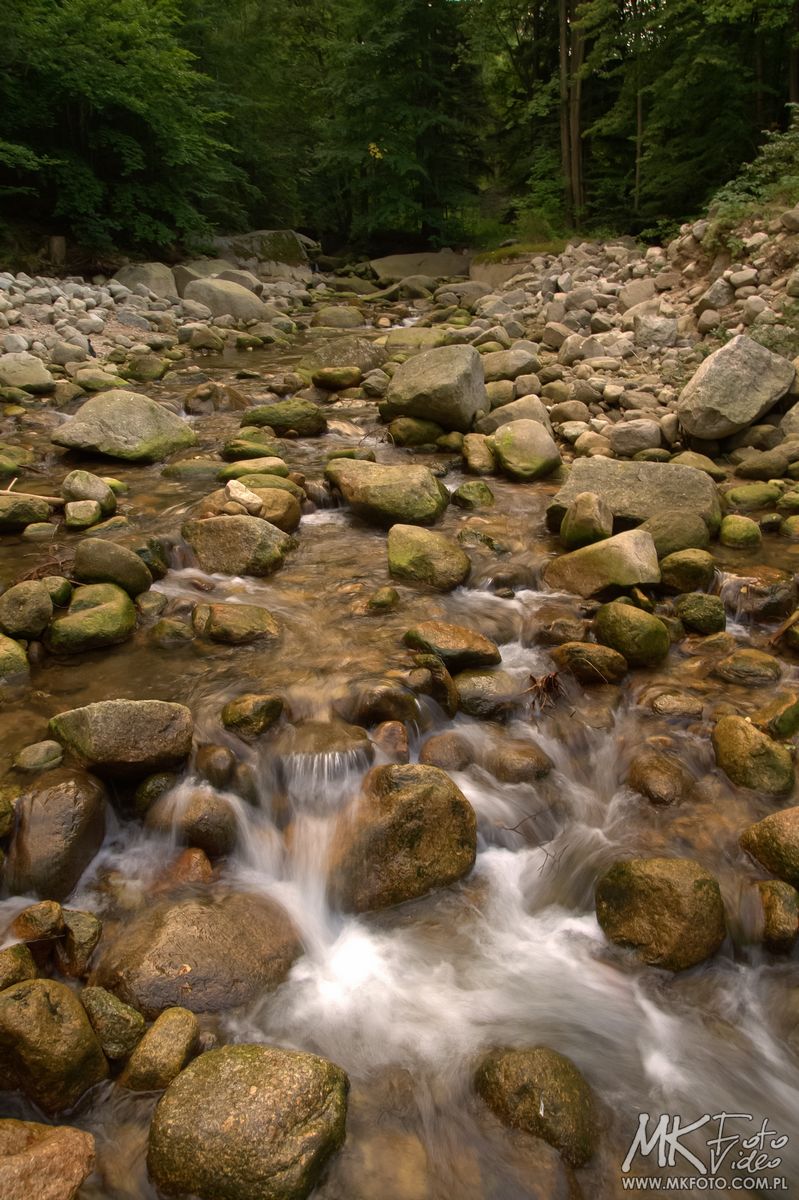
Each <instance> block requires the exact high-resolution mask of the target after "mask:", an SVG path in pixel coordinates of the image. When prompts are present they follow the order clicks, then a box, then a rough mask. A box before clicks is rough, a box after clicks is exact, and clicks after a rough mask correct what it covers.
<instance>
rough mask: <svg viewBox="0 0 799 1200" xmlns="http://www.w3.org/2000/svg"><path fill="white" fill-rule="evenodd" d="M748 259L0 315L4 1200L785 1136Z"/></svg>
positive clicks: (281, 1189)
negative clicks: (740, 1133) (648, 1141)
mask: <svg viewBox="0 0 799 1200" xmlns="http://www.w3.org/2000/svg"><path fill="white" fill-rule="evenodd" d="M762 224H763V228H760V229H751V230H746V231H742V242H741V245H742V250H741V253H740V258H739V260H736V261H735V262H732V261H728V260H726V259H724V258H716V259H715V260H712V259H711V258H710V257H709V256H708V255H707V254H706V253H705V251H704V250H703V247H702V237H703V235H704V233H705V231H704V230H703V229H702V227H701V225H700V226H697V227H692V228H690V229H689V228H686V229H685V230H684V231H683V233H682V235H681V236H680V238H679V239H678V240H677V241H676V242H674V243H673V244H672V245H670V246H669V247H665V248H662V249H661V248H650V249H649V250H647V251H643V250H642V249H641V248H639V247H637V246H635V245H634V244H633V243H631V242H630V243H628V242H626V241H620V242H616V243H607V244H602V245H599V244H583V245H572V246H571V247H569V248H568V249H567V250H566V251H565V252H564V254H563V255H561V256H559V257H557V258H555V257H553V256H542V257H540V258H531V259H530V260H529V261H526V262H524V263H522V264H519V271H518V272H517V274H516V275H515V276H514V277H513V278H511V279H509V280H508V282H507V283H506V284H505V285H504V286H502V287H501V288H500V289H498V290H491V289H490V288H489V285H488V284H487V283H483V282H478V281H477V280H473V279H467V278H463V277H453V278H449V279H440V278H437V279H433V278H429V277H426V276H423V275H419V274H418V273H417V274H413V275H406V276H404V277H403V278H402V279H401V280H400V281H399V282H398V283H394V284H391V283H389V286H388V287H381V286H379V285H380V284H381V283H383V282H387V281H386V280H382V281H381V280H379V279H377V278H374V279H373V281H372V282H371V283H368V284H367V285H366V287H364V281H363V279H362V278H361V276H359V275H353V276H351V277H344V276H319V275H313V276H311V275H310V274H309V275H308V277H307V278H306V279H302V278H294V279H291V280H279V279H275V278H273V277H269V276H268V275H266V271H265V269H263V268H261V267H259V263H258V261H257V260H256V261H251V260H248V259H245V260H239V259H236V260H235V261H232V262H228V263H223V262H219V261H214V260H205V261H200V262H195V263H192V264H187V265H186V266H183V267H177V268H175V269H174V271H172V270H169V269H168V268H166V267H165V266H163V264H142V265H140V266H138V267H135V268H126V269H124V270H123V272H120V275H119V277H118V278H116V279H115V280H108V281H106V280H98V281H95V282H92V283H88V282H86V281H80V280H67V281H64V280H61V281H56V280H42V279H39V280H33V279H28V278H26V277H21V276H11V275H10V274H6V275H0V320H2V321H3V322H4V329H3V331H2V333H0V340H1V341H2V348H3V350H4V351H5V352H4V353H3V354H2V355H0V385H2V387H1V388H0V398H1V399H2V404H3V409H2V422H1V423H0V471H1V472H2V475H3V477H4V479H5V480H6V484H5V489H6V490H4V491H0V577H2V581H3V585H4V590H3V592H2V595H0V686H1V687H2V692H1V693H0V699H1V701H2V706H3V714H4V735H3V740H2V743H0V753H1V754H2V756H3V764H2V765H3V768H4V770H5V774H4V776H3V779H2V782H1V783H0V845H2V872H3V873H2V884H3V890H4V896H5V899H4V900H3V901H2V902H0V919H2V923H3V927H4V943H3V948H2V949H0V1094H2V1100H3V1105H4V1111H3V1113H2V1116H3V1117H4V1118H7V1119H0V1184H2V1186H0V1192H2V1194H3V1196H4V1197H6V1196H7V1197H9V1200H16V1197H18V1196H19V1197H21V1196H23V1194H25V1195H26V1197H29V1196H30V1195H31V1194H34V1195H37V1194H41V1195H42V1196H46V1197H47V1200H50V1198H52V1200H67V1198H69V1197H74V1196H76V1195H79V1196H80V1197H81V1200H94V1198H96V1200H99V1198H100V1197H105V1196H110V1195H114V1196H117V1195H119V1196H124V1197H125V1198H126V1200H128V1198H130V1200H134V1198H135V1200H144V1198H148V1200H149V1198H151V1197H154V1196H155V1195H157V1194H163V1195H176V1196H187V1197H188V1196H199V1197H201V1198H203V1200H218V1198H219V1197H221V1196H225V1197H229V1198H230V1200H250V1198H256V1197H257V1198H263V1197H270V1198H272V1200H282V1198H284V1197H285V1198H286V1200H288V1198H289V1197H292V1198H293V1197H300V1196H306V1195H310V1194H311V1193H312V1192H313V1193H314V1194H315V1195H318V1196H319V1197H320V1198H325V1197H326V1198H327V1200H333V1198H334V1197H339V1196H343V1195H347V1196H348V1197H352V1198H357V1200H369V1198H371V1197H373V1196H374V1195H375V1194H376V1192H377V1190H379V1191H380V1192H381V1195H382V1196H383V1197H387V1198H388V1200H394V1198H396V1200H438V1198H439V1197H443V1196H447V1197H449V1196H452V1195H455V1194H457V1195H459V1196H464V1197H467V1198H468V1200H471V1198H472V1197H474V1200H481V1198H482V1197H488V1196H492V1195H497V1194H500V1193H501V1194H502V1195H503V1196H505V1195H507V1196H514V1197H515V1196H518V1197H520V1198H522V1197H524V1198H530V1200H533V1198H539V1200H540V1198H543V1197H553V1198H554V1197H566V1196H572V1197H573V1196H579V1195H584V1196H586V1197H587V1196H589V1195H590V1196H592V1197H594V1196H596V1197H607V1198H608V1200H610V1198H614V1197H616V1196H618V1195H621V1191H622V1188H621V1183H620V1164H621V1162H622V1161H623V1159H624V1156H625V1153H626V1149H627V1146H628V1145H629V1142H630V1140H631V1138H632V1135H633V1133H634V1132H635V1128H636V1127H637V1113H638V1111H655V1108H656V1107H657V1106H658V1105H665V1107H663V1111H670V1112H673V1111H682V1109H681V1108H680V1107H679V1106H680V1105H683V1106H684V1105H686V1104H689V1106H690V1105H692V1106H693V1107H691V1108H690V1112H689V1111H688V1109H686V1111H685V1116H686V1118H688V1116H690V1114H691V1113H693V1112H694V1109H696V1111H697V1114H698V1112H699V1110H700V1109H701V1110H702V1111H705V1110H706V1111H708V1112H711V1111H719V1110H720V1107H723V1106H726V1108H727V1111H742V1112H743V1111H749V1108H751V1110H752V1113H753V1115H754V1113H755V1110H757V1111H758V1112H760V1109H761V1108H762V1107H763V1105H764V1104H765V1103H766V1100H764V1096H766V1097H767V1099H768V1103H772V1100H773V1104H772V1108H770V1109H769V1110H768V1112H767V1113H766V1112H763V1115H764V1116H768V1118H769V1120H770V1121H772V1122H773V1123H776V1124H777V1125H778V1126H779V1124H780V1120H783V1124H784V1122H785V1120H786V1119H789V1115H790V1114H791V1113H792V1112H793V1111H794V1110H793V1107H792V1101H791V1097H792V1096H795V1095H796V1094H797V1089H798V1088H799V1066H797V1061H796V1054H797V1050H798V1049H799V1042H797V1033H796V1028H797V1026H796V1016H797V1014H796V1008H795V1002H794V1000H793V996H794V993H795V983H796V979H795V967H794V959H793V954H794V946H795V943H796V938H797V932H799V891H797V888H799V832H797V831H798V830H799V807H795V805H794V801H795V785H796V781H795V768H794V751H795V738H796V735H797V734H798V733H799V671H798V670H797V663H796V657H795V656H796V654H797V653H799V624H796V617H797V616H799V598H798V597H797V577H796V572H797V570H798V569H799V566H798V565H797V561H796V560H797V547H799V527H798V526H797V523H798V522H799V381H798V380H797V374H796V367H797V362H796V361H794V359H793V358H792V356H791V353H790V351H791V347H792V340H791V339H792V338H794V337H795V333H794V325H793V321H794V317H793V301H794V297H795V296H798V295H799V266H797V264H799V237H797V230H798V229H799V216H798V215H797V214H796V213H789V214H785V215H784V217H782V218H775V219H774V220H773V221H771V222H763V223H762ZM396 269H397V267H396V262H395V263H394V266H393V270H394V271H396ZM262 276H263V277H262ZM709 314H710V315H709ZM92 352H94V353H92ZM733 1010H737V1011H738V1018H737V1020H736V1019H733V1017H731V1015H730V1014H731V1012H733ZM659 1022H660V1023H661V1024H659ZM664 1023H669V1032H668V1033H667V1034H664V1033H663V1028H664V1027H665V1026H664ZM664 1039H665V1040H664ZM664 1047H665V1049H664ZM664 1053H667V1054H669V1055H671V1056H672V1058H673V1060H674V1062H675V1063H679V1068H680V1069H679V1070H676V1069H675V1070H674V1071H673V1072H670V1071H669V1070H667V1069H666V1067H665V1065H664V1064H661V1066H660V1067H657V1066H653V1065H652V1064H653V1062H654V1059H653V1058H652V1056H653V1055H655V1057H657V1055H658V1054H661V1055H662V1054H664ZM725 1054H728V1056H729V1060H728V1069H727V1073H726V1075H725V1076H724V1078H723V1079H722V1080H719V1078H717V1077H714V1074H713V1068H714V1066H715V1065H716V1064H717V1062H718V1061H719V1060H720V1059H721V1058H722V1057H723V1056H724V1055H725ZM775 1056H776V1058H775ZM775 1074H776V1075H777V1076H778V1077H779V1080H780V1087H781V1089H782V1090H781V1092H780V1096H782V1097H783V1099H782V1100H781V1099H779V1097H778V1096H777V1095H776V1089H775V1095H774V1096H771V1095H768V1087H769V1083H770V1082H773V1079H774V1077H775ZM747 1105H748V1106H749V1108H747V1107H746V1106H747ZM646 1106H649V1107H646ZM652 1106H654V1107H652ZM675 1106H676V1107H675ZM741 1106H743V1107H741ZM42 1116H45V1117H46V1118H47V1119H48V1120H50V1119H53V1118H57V1119H58V1120H59V1122H61V1124H60V1125H52V1126H51V1125H45V1124H43V1123H42V1119H41V1118H42ZM782 1132H788V1131H787V1130H785V1129H782ZM464 1162H466V1164H467V1168H466V1169H464ZM789 1162H790V1163H792V1162H793V1160H789ZM793 1166H795V1167H796V1169H797V1170H799V1163H797V1164H793ZM793 1166H792V1167H791V1169H793ZM45 1176H46V1177H47V1185H46V1186H47V1188H49V1190H41V1189H44V1184H43V1183H41V1181H42V1180H43V1179H44V1178H45ZM36 1187H40V1192H38V1193H37V1192H36V1190H35V1188H36ZM32 1189H33V1190H32ZM78 1189H80V1190H78Z"/></svg>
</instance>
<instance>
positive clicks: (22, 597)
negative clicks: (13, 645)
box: [0, 579, 53, 638]
mask: <svg viewBox="0 0 799 1200" xmlns="http://www.w3.org/2000/svg"><path fill="white" fill-rule="evenodd" d="M52 616H53V602H52V600H51V599H50V593H49V592H48V590H47V588H46V587H45V586H44V584H43V583H42V582H41V581H40V580H38V579H28V580H24V581H23V582H22V583H15V584H14V585H13V586H12V587H10V588H9V589H8V591H5V592H3V594H2V596H0V632H2V633H4V634H6V635H7V636H8V637H10V638H38V637H41V635H42V634H43V633H44V630H45V629H46V628H47V626H48V624H49V623H50V620H51V618H52Z"/></svg>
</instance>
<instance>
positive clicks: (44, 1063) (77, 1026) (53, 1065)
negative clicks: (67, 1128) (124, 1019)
mask: <svg viewBox="0 0 799 1200" xmlns="http://www.w3.org/2000/svg"><path fill="white" fill-rule="evenodd" d="M107 1075H108V1064H107V1063H106V1060H105V1056H104V1054H103V1052H102V1049H101V1048H100V1043H99V1042H98V1040H97V1038H96V1036H95V1033H94V1030H93V1029H92V1027H91V1025H90V1023H89V1018H88V1017H87V1015H86V1010H85V1009H84V1007H83V1005H82V1004H81V1002H80V1000H78V998H77V996H76V995H75V993H74V992H73V991H72V990H71V989H70V988H68V987H67V985H66V984H65V983H57V982H56V981H55V980H54V979H27V980H25V981H23V982H22V983H15V984H13V986H12V987H9V988H6V989H5V991H3V992H0V1079H2V1080H3V1087H4V1088H19V1089H20V1090H21V1091H22V1092H24V1094H25V1095H26V1096H27V1097H28V1098H29V1099H30V1100H33V1101H34V1103H36V1104H38V1105H39V1108H41V1109H43V1111H44V1112H46V1113H57V1112H63V1110H64V1109H68V1108H72V1106H73V1105H74V1104H76V1103H77V1101H78V1100H79V1099H80V1097H81V1096H82V1095H83V1093H84V1092H85V1091H86V1090H87V1089H88V1088H90V1087H92V1086H93V1085H94V1084H95V1083H99V1082H100V1081H101V1080H103V1079H105V1078H106V1076H107Z"/></svg>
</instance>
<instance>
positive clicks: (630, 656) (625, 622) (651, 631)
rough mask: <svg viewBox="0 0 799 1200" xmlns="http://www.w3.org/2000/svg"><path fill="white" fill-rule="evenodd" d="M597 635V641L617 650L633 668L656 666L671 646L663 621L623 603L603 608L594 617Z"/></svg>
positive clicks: (604, 605)
mask: <svg viewBox="0 0 799 1200" xmlns="http://www.w3.org/2000/svg"><path fill="white" fill-rule="evenodd" d="M594 633H595V635H596V638H597V641H599V642H601V643H602V645H604V646H610V647H611V649H613V650H616V651H617V652H618V653H619V654H621V655H622V656H623V657H624V659H625V660H626V661H627V662H628V663H629V665H630V666H631V667H652V666H656V665H657V663H659V662H662V660H663V659H664V658H665V657H666V655H667V654H668V652H669V646H670V645H671V640H670V638H669V631H668V629H667V628H666V626H665V625H664V624H663V622H662V621H660V620H659V619H658V618H657V617H655V616H653V615H652V613H648V612H644V611H643V609H640V608H633V606H632V605H631V604H622V603H620V602H619V601H614V602H613V603H611V604H603V605H602V607H601V608H600V609H599V611H598V612H597V614H596V617H595V618H594Z"/></svg>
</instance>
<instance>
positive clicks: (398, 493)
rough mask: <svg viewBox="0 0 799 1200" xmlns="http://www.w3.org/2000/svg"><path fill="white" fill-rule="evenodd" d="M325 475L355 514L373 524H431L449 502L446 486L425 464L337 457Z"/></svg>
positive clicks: (329, 464)
mask: <svg viewBox="0 0 799 1200" xmlns="http://www.w3.org/2000/svg"><path fill="white" fill-rule="evenodd" d="M325 476H326V478H327V479H328V480H329V481H330V482H331V483H332V484H333V486H334V487H335V488H336V489H337V490H338V491H339V492H340V493H341V495H342V496H343V497H344V500H345V502H346V503H347V504H348V505H349V507H350V508H351V509H352V511H353V512H354V513H355V515H356V516H358V517H362V518H363V519H364V520H366V521H370V522H372V523H373V524H376V525H393V524H394V523H395V522H397V521H399V522H402V523H403V524H405V525H432V524H433V523H434V522H435V521H437V520H438V518H439V517H440V516H441V514H442V513H443V512H444V509H445V508H446V507H447V504H448V502H449V493H448V492H447V489H446V488H445V487H444V486H443V485H442V484H441V483H440V482H439V481H438V480H437V479H436V477H435V475H433V473H432V471H429V470H428V469H427V467H419V466H386V465H385V464H384V463H370V462H362V461H359V460H355V459H346V458H336V459H333V460H332V462H329V463H328V465H327V467H326V468H325Z"/></svg>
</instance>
